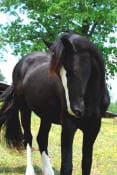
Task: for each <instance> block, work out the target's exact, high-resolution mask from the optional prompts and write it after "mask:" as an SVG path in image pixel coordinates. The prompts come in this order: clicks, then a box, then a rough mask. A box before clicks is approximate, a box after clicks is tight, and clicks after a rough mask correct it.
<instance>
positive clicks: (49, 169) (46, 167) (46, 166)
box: [41, 151, 54, 175]
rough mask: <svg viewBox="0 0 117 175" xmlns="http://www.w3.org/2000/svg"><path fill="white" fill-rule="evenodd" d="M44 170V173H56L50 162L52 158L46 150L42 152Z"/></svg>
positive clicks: (46, 174)
mask: <svg viewBox="0 0 117 175" xmlns="http://www.w3.org/2000/svg"><path fill="white" fill-rule="evenodd" d="M41 159H42V171H43V174H44V175H54V171H53V169H52V167H51V164H50V159H49V157H48V155H47V154H46V153H45V151H43V152H42V157H41Z"/></svg>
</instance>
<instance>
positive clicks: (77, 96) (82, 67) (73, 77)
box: [60, 52, 91, 116]
mask: <svg viewBox="0 0 117 175" xmlns="http://www.w3.org/2000/svg"><path fill="white" fill-rule="evenodd" d="M65 59H66V60H65V61H63V66H62V67H61V69H60V76H61V79H62V83H63V86H64V89H65V95H66V101H67V109H68V112H69V113H70V114H72V115H76V116H80V115H83V113H84V108H85V106H84V96H85V92H86V87H87V83H88V80H89V77H90V72H91V63H90V59H89V54H88V53H78V52H71V53H69V54H66V58H65ZM65 79H66V80H65ZM65 81H66V82H65ZM68 101H69V102H68Z"/></svg>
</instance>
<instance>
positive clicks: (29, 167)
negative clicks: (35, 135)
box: [25, 144, 35, 175]
mask: <svg viewBox="0 0 117 175" xmlns="http://www.w3.org/2000/svg"><path fill="white" fill-rule="evenodd" d="M26 150H27V167H26V173H25V175H35V171H34V168H33V165H32V157H31V147H30V145H29V144H27V147H26Z"/></svg>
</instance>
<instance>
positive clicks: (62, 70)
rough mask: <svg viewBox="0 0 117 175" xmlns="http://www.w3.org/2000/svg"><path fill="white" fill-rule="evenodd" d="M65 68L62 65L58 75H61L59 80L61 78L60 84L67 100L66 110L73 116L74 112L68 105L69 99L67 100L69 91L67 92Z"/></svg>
mask: <svg viewBox="0 0 117 175" xmlns="http://www.w3.org/2000/svg"><path fill="white" fill-rule="evenodd" d="M66 73H67V72H66V70H65V68H64V67H63V66H62V68H61V69H60V76H61V80H62V84H63V87H64V90H65V97H66V102H67V111H68V113H69V114H70V115H73V116H75V114H74V112H73V111H72V109H71V106H70V100H69V93H68V87H67V76H66Z"/></svg>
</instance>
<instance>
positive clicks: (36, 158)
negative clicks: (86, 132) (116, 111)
mask: <svg viewBox="0 0 117 175" xmlns="http://www.w3.org/2000/svg"><path fill="white" fill-rule="evenodd" d="M32 118H33V119H32V133H33V136H34V140H33V147H34V148H35V149H34V150H33V152H32V156H33V164H34V167H35V170H36V174H37V175H41V170H40V167H41V157H40V154H39V152H38V146H37V143H36V135H37V132H38V128H39V119H38V118H37V117H35V116H34V115H33V117H32ZM60 133H61V126H57V125H53V126H52V128H51V132H50V135H49V155H50V159H51V162H52V165H53V168H54V171H55V175H59V174H60V172H59V170H60V162H61V155H60ZM81 146H82V132H81V131H80V130H78V132H77V133H76V135H75V139H74V144H73V175H81V156H82V154H81V149H82V147H81ZM25 167H26V152H25V151H21V152H17V150H9V149H8V148H7V147H6V146H5V144H4V143H1V144H0V174H1V175H23V174H24V172H25ZM91 175H117V124H116V123H115V122H114V120H113V119H103V120H102V127H101V131H100V133H99V135H98V138H97V140H96V142H95V145H94V155H93V165H92V172H91Z"/></svg>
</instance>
